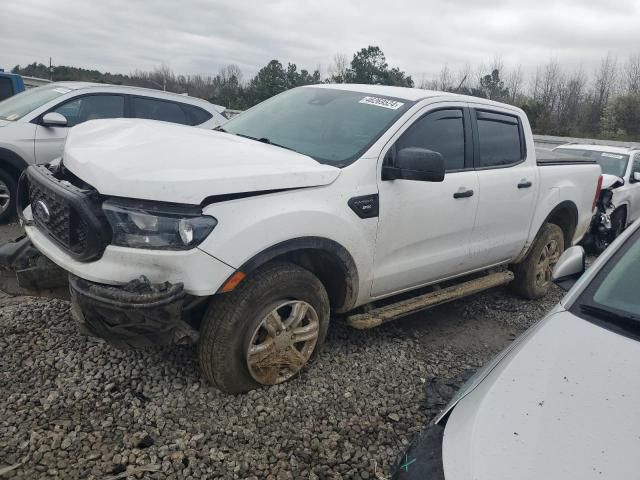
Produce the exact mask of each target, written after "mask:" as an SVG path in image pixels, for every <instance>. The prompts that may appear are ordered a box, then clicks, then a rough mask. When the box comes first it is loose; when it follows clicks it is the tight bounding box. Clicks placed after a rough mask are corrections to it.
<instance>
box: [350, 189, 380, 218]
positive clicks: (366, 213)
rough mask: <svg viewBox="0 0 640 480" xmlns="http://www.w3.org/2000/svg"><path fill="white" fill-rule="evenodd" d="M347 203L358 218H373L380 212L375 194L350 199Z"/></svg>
mask: <svg viewBox="0 0 640 480" xmlns="http://www.w3.org/2000/svg"><path fill="white" fill-rule="evenodd" d="M347 203H348V205H349V208H351V210H353V211H354V212H355V214H356V215H358V216H359V217H360V218H375V217H377V216H378V213H379V211H380V208H379V207H380V204H379V202H378V194H377V193H374V194H373V195H362V196H359V197H352V198H350V199H349V201H348V202H347Z"/></svg>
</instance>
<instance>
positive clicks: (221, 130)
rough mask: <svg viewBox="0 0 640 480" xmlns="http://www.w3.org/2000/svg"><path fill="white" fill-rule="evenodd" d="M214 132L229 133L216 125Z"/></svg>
mask: <svg viewBox="0 0 640 480" xmlns="http://www.w3.org/2000/svg"><path fill="white" fill-rule="evenodd" d="M214 130H215V131H216V132H222V133H229V132H227V131H226V130H225V129H224V128H222V125H218V126H217V127H216V128H214Z"/></svg>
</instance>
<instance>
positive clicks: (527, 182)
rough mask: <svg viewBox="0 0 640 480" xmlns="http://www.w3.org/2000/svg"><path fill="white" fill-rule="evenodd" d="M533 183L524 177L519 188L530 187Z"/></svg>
mask: <svg viewBox="0 0 640 480" xmlns="http://www.w3.org/2000/svg"><path fill="white" fill-rule="evenodd" d="M531 185H533V183H531V182H530V181H529V180H525V179H524V178H523V179H522V180H520V183H519V184H518V188H529V187H530V186H531Z"/></svg>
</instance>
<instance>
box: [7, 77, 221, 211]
mask: <svg viewBox="0 0 640 480" xmlns="http://www.w3.org/2000/svg"><path fill="white" fill-rule="evenodd" d="M222 111H224V107H221V106H219V105H214V104H211V103H209V102H207V101H205V100H201V99H199V98H193V97H188V96H186V95H178V94H175V93H168V92H161V91H158V90H151V89H146V88H138V87H124V86H117V85H105V84H99V83H87V82H58V83H51V84H48V85H45V86H42V87H38V88H34V89H31V90H28V91H25V92H22V93H20V94H18V95H15V96H13V97H11V98H9V99H7V100H5V101H3V102H0V221H1V220H5V219H7V218H8V217H10V216H11V215H13V213H14V212H15V188H16V185H17V180H18V177H19V176H20V174H21V173H22V171H23V170H24V169H25V168H26V167H27V166H29V165H31V164H35V163H47V162H50V161H51V160H53V159H54V158H56V157H59V156H60V155H61V154H62V148H63V145H64V141H65V139H66V137H67V133H68V132H69V129H70V128H71V127H73V126H74V125H78V124H80V123H83V122H85V121H87V120H93V119H100V118H120V117H130V118H147V119H151V120H162V121H165V122H171V123H180V124H184V125H192V126H197V127H201V128H214V127H216V126H217V125H220V124H222V123H223V122H224V121H225V118H224V117H223V116H222V114H221V112H222Z"/></svg>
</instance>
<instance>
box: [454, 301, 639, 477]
mask: <svg viewBox="0 0 640 480" xmlns="http://www.w3.org/2000/svg"><path fill="white" fill-rule="evenodd" d="M543 322H545V323H544V324H543V325H540V328H539V329H538V330H537V331H535V332H533V334H532V335H530V336H529V337H528V338H526V339H525V340H524V341H523V342H522V343H521V344H519V345H518V346H516V348H515V349H514V350H513V351H512V352H510V354H509V355H507V357H505V358H504V359H503V360H502V362H500V364H499V365H498V366H497V367H496V368H495V369H494V370H493V371H492V372H491V374H490V375H489V376H488V377H487V378H486V379H485V380H484V381H483V382H482V383H481V384H480V385H479V386H478V387H477V388H476V389H475V390H473V391H472V392H471V393H469V394H468V395H467V396H466V397H465V398H463V399H462V400H461V401H460V403H459V404H458V405H457V406H456V407H455V408H454V409H453V411H452V412H451V416H450V417H449V420H448V422H447V424H446V429H445V435H444V443H443V461H444V470H445V474H446V478H447V480H462V479H465V480H466V479H476V480H512V479H514V478H517V479H519V480H540V479H563V480H574V479H575V480H578V479H579V480H588V479H605V478H606V479H622V478H634V477H636V476H637V474H638V471H640V456H639V455H638V453H637V452H638V448H640V436H639V435H640V433H639V432H640V413H639V410H638V398H640V381H639V380H638V379H640V361H639V359H640V342H639V341H638V340H636V339H631V338H627V337H625V336H622V335H619V334H616V333H613V332H611V331H609V330H606V329H604V328H601V327H599V326H596V325H594V324H592V323H589V322H587V321H586V320H583V319H580V318H578V317H575V316H574V315H572V314H571V313H569V312H560V313H556V314H554V315H552V316H550V317H547V318H546V319H545V320H543Z"/></svg>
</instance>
